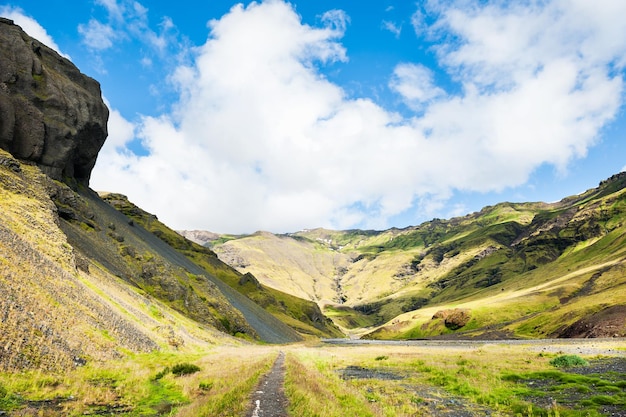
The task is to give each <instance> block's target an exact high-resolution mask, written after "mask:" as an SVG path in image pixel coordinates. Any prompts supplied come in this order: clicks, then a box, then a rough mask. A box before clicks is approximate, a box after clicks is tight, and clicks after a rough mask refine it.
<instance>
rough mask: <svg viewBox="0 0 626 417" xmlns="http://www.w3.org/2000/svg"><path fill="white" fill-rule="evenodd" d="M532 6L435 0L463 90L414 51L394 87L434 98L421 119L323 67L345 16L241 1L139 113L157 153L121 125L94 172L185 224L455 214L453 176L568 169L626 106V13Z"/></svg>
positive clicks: (344, 222)
mask: <svg viewBox="0 0 626 417" xmlns="http://www.w3.org/2000/svg"><path fill="white" fill-rule="evenodd" d="M524 4H525V7H522V6H521V5H516V4H514V5H511V6H504V5H502V3H500V2H498V3H496V4H495V5H493V4H491V3H487V4H485V3H484V2H472V1H467V2H464V3H462V5H464V8H461V7H454V5H451V4H449V3H447V2H445V3H439V2H436V1H433V2H431V3H430V9H429V10H428V11H427V12H428V13H431V14H432V13H434V15H433V16H434V19H435V23H434V25H431V26H430V27H429V28H426V29H424V27H423V25H424V24H425V23H424V22H425V21H426V19H425V18H420V19H421V20H420V23H419V25H420V30H421V32H420V33H423V34H425V35H427V36H429V37H430V39H439V43H438V46H437V53H438V57H439V61H440V64H441V67H440V68H439V70H443V71H446V72H448V74H449V75H450V76H452V77H454V78H455V79H456V80H457V81H458V82H459V84H460V85H461V86H462V93H461V94H459V95H450V94H447V93H446V92H445V91H444V90H443V89H442V88H441V87H438V86H437V85H435V83H434V77H433V75H432V72H431V70H429V69H428V68H426V67H424V66H423V65H422V64H419V63H399V64H398V66H397V67H396V68H395V71H394V73H393V74H390V76H391V81H390V87H391V89H392V90H394V91H396V92H397V93H398V94H400V96H401V97H402V98H403V99H404V100H405V101H407V103H408V104H409V105H411V106H412V107H413V108H414V109H416V110H419V113H416V115H415V116H414V117H410V118H402V117H401V116H400V115H398V114H396V113H393V112H390V111H388V110H386V109H384V108H382V107H381V106H379V105H377V104H376V103H374V102H373V101H371V100H368V99H358V98H357V99H351V98H348V97H346V95H345V94H344V91H343V90H342V89H341V88H340V87H339V86H337V85H335V84H333V83H331V82H330V81H328V80H327V79H326V78H325V77H323V76H322V75H321V74H320V72H319V71H318V69H317V68H318V67H319V65H322V64H323V63H325V62H334V61H340V62H341V61H346V60H347V53H346V50H345V49H344V47H343V46H342V45H341V43H340V38H341V36H342V35H343V32H344V30H346V25H345V22H346V21H347V19H346V18H345V17H343V18H341V19H337V16H340V15H339V14H337V13H336V12H333V13H334V14H333V15H332V16H334V17H335V18H334V19H330V20H328V19H327V20H324V21H325V22H326V26H323V27H311V26H307V25H304V24H302V22H301V21H300V18H299V17H298V15H297V14H296V13H295V12H294V10H293V9H292V7H291V6H290V5H289V4H286V3H283V2H280V1H268V2H265V3H261V4H257V3H252V4H250V5H249V6H248V7H243V6H242V5H238V6H235V7H233V9H231V11H230V12H229V13H228V14H227V15H225V16H224V17H222V18H221V19H220V20H214V21H212V22H211V23H210V30H211V35H210V38H209V40H208V41H207V43H206V44H205V45H204V46H202V47H201V48H199V49H198V50H197V56H196V57H195V60H194V62H193V64H192V65H189V66H185V67H182V66H181V67H179V68H178V69H177V71H176V72H175V73H174V74H173V75H172V79H173V80H174V82H175V83H176V84H177V86H178V88H179V90H180V101H179V103H177V106H176V111H175V112H173V113H172V114H166V115H163V116H161V117H154V118H153V117H147V118H144V119H143V120H142V121H141V123H139V125H138V126H137V130H136V135H137V137H138V138H139V139H141V140H142V143H143V144H144V146H145V147H146V149H147V150H148V152H149V155H147V156H141V157H139V156H136V155H133V154H131V153H128V151H127V150H124V149H120V146H121V145H120V144H123V143H126V142H127V141H128V135H129V134H130V133H129V132H130V131H131V130H130V129H129V128H128V126H127V127H126V129H121V131H122V132H126V133H125V134H121V136H118V138H119V137H122V138H124V139H116V140H115V143H116V145H115V146H112V147H110V148H109V152H107V153H105V154H103V155H102V157H101V158H100V159H99V161H98V164H97V167H96V171H95V172H94V175H93V176H92V185H93V186H94V187H95V188H99V189H107V190H109V191H120V192H124V193H126V194H128V195H129V196H130V197H131V199H133V200H134V201H136V202H137V203H139V204H140V205H141V206H142V207H144V208H146V209H148V210H151V211H154V212H155V213H156V214H157V215H159V217H160V218H161V219H162V220H164V221H165V222H166V223H167V224H169V225H171V226H173V227H175V228H195V229H197V228H204V229H208V230H213V231H217V232H231V233H237V232H251V231H254V230H256V229H267V230H272V231H294V230H298V229H301V228H305V227H316V226H327V227H337V228H348V227H354V226H359V227H386V226H387V221H388V219H389V218H390V217H392V216H395V215H398V214H399V213H402V212H405V211H407V210H415V211H416V212H417V211H419V212H421V213H425V212H429V213H430V212H432V211H433V210H434V211H437V210H442V209H443V205H444V204H445V202H446V201H447V200H448V198H449V197H450V196H451V195H452V193H453V192H454V191H455V190H468V191H492V190H501V189H504V188H506V187H511V186H516V185H520V184H523V183H524V182H525V181H526V180H527V178H528V176H529V174H530V173H531V172H533V170H534V169H536V168H537V167H538V166H540V165H542V164H546V163H547V164H553V165H555V166H556V167H557V168H559V169H560V170H562V171H565V170H566V169H567V166H568V163H569V162H570V161H572V160H573V159H575V158H580V157H583V156H585V154H586V152H587V150H588V148H589V147H590V146H592V145H593V144H594V143H595V141H596V140H597V138H598V132H599V131H600V129H601V128H602V127H603V126H604V125H605V124H606V123H607V122H608V121H610V120H611V118H613V117H614V115H615V114H616V111H617V109H618V108H619V106H620V105H621V103H622V97H623V90H624V86H623V79H622V74H621V71H622V70H623V63H624V56H625V53H624V52H625V48H626V36H618V35H622V34H623V30H624V29H623V24H621V23H620V21H619V19H617V18H615V17H614V16H615V14H620V13H621V12H622V10H620V9H618V6H615V2H612V3H610V4H609V3H607V5H608V6H612V7H614V10H611V13H608V12H605V11H602V12H600V11H594V10H593V8H591V7H588V6H586V3H585V1H583V0H581V1H579V2H567V4H565V3H563V4H562V3H561V2H560V1H554V2H545V3H541V4H537V3H532V4H528V3H524ZM566 6H567V7H566ZM569 6H572V7H569ZM608 6H607V7H608ZM620 7H621V6H620ZM623 11H624V12H626V10H623ZM621 15H622V16H623V15H624V13H621ZM329 16H331V15H329ZM416 19H417V18H415V19H414V20H415V21H416ZM341 22H343V23H341ZM444 33H445V34H446V35H445V36H443V34H444ZM438 37H439V38H438ZM608 40H611V43H610V45H606V44H605V43H606V42H607V41H608ZM112 119H113V120H112V123H115V124H120V125H122V126H123V125H124V121H123V120H119V118H117V117H114V118H112ZM112 131H115V129H112ZM453 210H455V209H453ZM448 211H449V210H448Z"/></svg>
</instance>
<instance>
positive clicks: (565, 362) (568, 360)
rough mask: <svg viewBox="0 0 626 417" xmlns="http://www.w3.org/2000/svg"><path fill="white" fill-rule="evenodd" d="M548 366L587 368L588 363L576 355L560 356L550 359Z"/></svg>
mask: <svg viewBox="0 0 626 417" xmlns="http://www.w3.org/2000/svg"><path fill="white" fill-rule="evenodd" d="M550 365H552V366H554V367H557V368H570V367H572V366H587V365H589V362H587V361H586V360H584V359H583V358H581V357H580V356H578V355H561V356H557V357H556V358H554V359H552V360H551V361H550Z"/></svg>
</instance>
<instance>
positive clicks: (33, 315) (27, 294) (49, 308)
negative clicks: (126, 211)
mask: <svg viewBox="0 0 626 417" xmlns="http://www.w3.org/2000/svg"><path fill="white" fill-rule="evenodd" d="M62 190H64V191H62ZM67 190H68V189H67V188H66V186H65V185H64V184H60V183H57V182H54V181H52V180H50V179H49V178H48V177H47V176H45V175H43V174H42V173H41V171H40V170H39V168H37V167H36V166H34V165H30V164H26V163H22V162H20V161H17V160H15V159H14V158H13V157H11V156H10V155H9V154H8V153H6V152H4V151H0V210H1V211H2V222H0V293H1V294H2V301H1V302H0V317H2V320H0V346H2V348H1V349H0V369H5V370H24V369H45V370H48V371H53V370H60V369H71V368H74V367H76V366H83V365H85V364H88V363H92V362H95V363H100V362H101V361H104V360H111V359H114V358H119V357H121V356H123V355H125V354H128V353H130V352H150V351H154V350H159V349H182V350H185V349H193V348H197V347H198V346H204V345H207V344H210V343H215V342H217V341H220V342H221V343H230V344H232V343H233V342H232V341H229V340H228V339H227V338H226V337H225V336H223V335H222V334H220V333H219V332H217V331H216V330H215V329H213V328H212V327H207V326H202V325H200V326H199V323H198V322H192V321H191V320H189V318H187V317H185V316H183V315H180V314H178V313H177V312H176V311H173V310H171V309H169V308H168V307H167V306H166V305H165V304H163V303H161V302H160V301H159V300H156V299H154V298H150V297H148V296H147V294H146V293H145V292H143V291H142V290H140V289H138V288H137V287H133V286H129V285H128V284H127V283H126V282H125V281H124V280H122V279H120V278H119V277H116V276H115V275H113V274H112V273H111V272H110V270H109V269H107V268H105V267H104V266H103V265H102V264H97V263H95V262H90V261H88V260H87V259H86V258H85V256H84V255H82V254H81V253H79V252H78V251H76V250H75V248H73V247H72V246H71V245H70V244H69V242H68V239H67V237H66V235H65V234H64V233H63V231H62V230H61V229H60V227H59V225H60V224H61V221H60V220H59V218H58V217H57V216H58V213H59V211H60V209H58V208H57V207H56V206H55V204H54V202H53V201H52V199H51V197H50V196H51V195H52V196H55V198H59V195H60V193H61V192H64V193H66V195H67V196H69V195H74V194H73V193H70V192H68V191H67ZM83 220H85V221H82V220H79V219H78V218H77V219H76V220H73V221H72V222H73V223H76V225H75V227H76V228H77V229H78V230H81V231H84V233H88V234H91V233H95V232H94V231H92V227H91V226H89V225H87V223H86V222H92V221H93V219H91V220H90V219H87V218H85V219H83Z"/></svg>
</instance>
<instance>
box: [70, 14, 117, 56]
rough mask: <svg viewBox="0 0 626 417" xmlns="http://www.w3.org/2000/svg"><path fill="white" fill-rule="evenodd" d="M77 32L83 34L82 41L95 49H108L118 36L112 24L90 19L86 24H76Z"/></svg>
mask: <svg viewBox="0 0 626 417" xmlns="http://www.w3.org/2000/svg"><path fill="white" fill-rule="evenodd" d="M78 33H80V34H81V35H82V36H83V42H84V43H85V45H87V46H88V47H90V48H92V49H95V50H104V49H109V48H110V47H112V46H113V42H114V41H115V40H116V39H117V38H118V37H119V35H118V34H117V33H116V31H115V29H113V27H112V26H110V25H106V24H103V23H100V22H99V21H97V20H95V19H91V20H90V21H89V23H88V24H86V25H78Z"/></svg>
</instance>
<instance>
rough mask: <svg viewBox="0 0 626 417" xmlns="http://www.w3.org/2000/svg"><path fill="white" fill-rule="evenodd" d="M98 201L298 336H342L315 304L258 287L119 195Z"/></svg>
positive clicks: (243, 275)
mask: <svg viewBox="0 0 626 417" xmlns="http://www.w3.org/2000/svg"><path fill="white" fill-rule="evenodd" d="M102 198H103V199H104V200H105V201H107V202H108V203H109V204H111V205H112V206H113V207H115V208H116V209H117V210H119V211H120V212H121V213H123V214H125V215H126V216H128V218H129V219H131V221H133V222H136V223H137V224H139V225H141V226H143V227H144V228H145V229H147V230H149V231H150V232H152V233H153V234H154V235H156V236H157V237H159V239H161V240H162V241H164V242H165V243H167V244H168V245H170V246H171V247H173V248H175V249H176V250H177V251H179V252H180V253H182V254H184V255H185V256H186V257H187V258H188V259H190V260H191V261H193V262H194V263H195V264H197V265H199V266H200V267H202V268H203V269H204V270H206V272H207V273H208V274H211V275H213V276H215V277H217V278H218V279H220V280H221V281H223V282H224V283H226V284H228V285H229V286H230V287H232V288H233V289H235V290H236V291H238V292H240V293H242V294H244V295H245V296H247V297H248V298H249V299H251V300H252V301H254V302H255V303H256V304H258V305H259V306H261V307H262V308H264V309H265V310H266V311H268V312H269V313H271V314H273V315H274V316H275V317H277V318H278V319H280V320H281V321H283V322H284V323H286V324H288V325H289V326H291V327H292V328H294V329H295V330H297V331H298V332H299V333H301V334H303V335H309V336H317V337H338V336H342V335H343V334H342V333H341V331H340V330H339V329H338V328H337V327H336V326H335V325H334V324H333V322H332V321H331V320H329V319H328V318H326V317H325V316H324V315H323V314H322V312H321V311H320V309H319V308H318V306H317V304H315V303H314V302H311V301H307V300H303V299H301V298H298V297H296V296H293V295H290V294H287V293H285V292H282V291H279V290H276V289H273V288H269V287H266V286H263V285H261V284H260V283H259V282H258V280H257V279H256V278H255V277H254V276H253V275H252V274H249V273H248V274H241V273H240V272H238V271H236V270H235V269H233V268H232V267H230V266H228V265H226V264H225V263H224V262H222V261H220V260H219V259H218V258H217V256H216V255H215V253H214V252H213V251H212V250H210V249H209V248H206V247H204V246H201V245H198V244H197V243H194V242H192V241H190V240H188V239H186V238H185V237H183V236H181V235H180V234H178V233H176V232H175V231H173V230H172V229H170V228H168V227H167V226H166V225H164V224H163V223H162V222H160V221H159V220H158V218H157V217H156V216H154V215H152V214H150V213H147V212H145V211H144V210H142V209H140V208H139V207H137V206H136V205H134V204H132V203H131V202H130V201H128V199H127V198H126V197H125V196H123V195H120V194H114V193H106V194H104V193H103V194H102Z"/></svg>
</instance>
